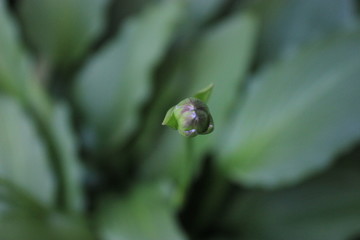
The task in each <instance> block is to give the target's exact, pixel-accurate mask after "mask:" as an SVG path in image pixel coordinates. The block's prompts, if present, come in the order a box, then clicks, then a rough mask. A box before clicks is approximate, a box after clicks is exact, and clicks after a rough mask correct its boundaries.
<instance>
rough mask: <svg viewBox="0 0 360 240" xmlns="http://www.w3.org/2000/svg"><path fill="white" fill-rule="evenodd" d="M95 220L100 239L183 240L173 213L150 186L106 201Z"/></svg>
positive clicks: (161, 195) (156, 189)
mask: <svg viewBox="0 0 360 240" xmlns="http://www.w3.org/2000/svg"><path fill="white" fill-rule="evenodd" d="M98 220H99V232H100V235H101V236H102V239H104V240H119V239H129V240H130V239H136V240H159V239H164V240H165V239H171V240H182V239H185V238H184V236H183V234H182V233H181V232H180V229H179V227H178V226H177V224H176V222H175V213H174V212H173V211H172V210H171V208H170V205H169V203H168V202H167V201H166V200H165V199H164V198H163V194H162V193H161V192H160V191H159V189H158V187H157V186H154V185H141V186H139V187H138V188H136V189H134V190H133V191H132V192H131V193H130V194H129V195H127V196H125V197H122V198H120V199H117V200H114V199H113V200H112V201H110V200H108V201H107V202H106V203H105V204H104V205H103V209H102V210H101V212H100V213H99V218H98Z"/></svg>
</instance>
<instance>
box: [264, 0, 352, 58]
mask: <svg viewBox="0 0 360 240" xmlns="http://www.w3.org/2000/svg"><path fill="white" fill-rule="evenodd" d="M257 7H258V10H260V11H259V12H258V13H259V14H258V15H259V17H261V18H262V23H263V28H262V31H261V38H260V39H261V41H260V45H259V48H260V56H261V58H262V59H263V60H265V61H271V60H273V59H274V58H278V57H289V56H292V55H294V54H296V52H297V51H298V50H299V48H301V47H302V46H303V45H306V44H309V43H310V42H312V41H314V40H319V39H322V38H324V37H328V36H331V35H334V34H335V33H339V32H346V31H349V30H351V29H354V28H355V27H356V26H357V23H358V17H357V16H356V12H355V9H356V8H355V2H354V1H353V0H343V1H338V0H302V1H298V0H270V1H268V0H265V1H261V2H260V4H259V6H257Z"/></svg>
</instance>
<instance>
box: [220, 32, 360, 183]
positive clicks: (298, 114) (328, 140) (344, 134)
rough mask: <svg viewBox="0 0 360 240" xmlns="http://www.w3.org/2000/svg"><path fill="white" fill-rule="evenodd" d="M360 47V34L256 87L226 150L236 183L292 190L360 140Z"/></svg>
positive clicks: (225, 161)
mask: <svg viewBox="0 0 360 240" xmlns="http://www.w3.org/2000/svg"><path fill="white" fill-rule="evenodd" d="M359 42H360V34H359V33H356V34H347V35H345V36H341V37H337V38H335V39H332V40H328V41H326V42H322V41H319V42H317V43H316V44H314V45H313V46H312V47H310V48H308V49H306V50H305V51H303V52H301V54H299V55H298V56H296V57H295V58H292V59H289V60H288V61H282V62H279V63H277V64H274V65H271V66H269V67H268V68H267V69H265V70H264V71H262V72H260V73H259V74H258V75H257V76H256V78H255V79H253V84H252V85H251V86H250V88H249V91H248V96H247V98H246V100H245V102H244V105H243V106H242V107H241V108H240V109H239V110H240V111H239V113H238V114H237V116H236V117H235V119H234V122H233V123H231V124H230V125H229V131H228V134H227V138H226V141H224V142H223V144H222V145H221V146H220V150H221V153H220V158H219V160H220V165H221V167H222V168H223V170H224V171H225V172H226V174H227V175H228V176H229V177H230V178H231V179H233V180H234V181H236V182H238V183H244V184H246V185H249V186H254V185H259V186H263V187H277V186H281V185H287V184H292V183H295V182H297V181H300V180H301V179H303V178H305V177H307V176H309V175H311V174H313V173H315V172H318V171H321V170H322V169H324V168H325V167H326V166H328V165H329V164H330V163H331V162H332V160H333V158H334V157H335V156H336V155H337V154H339V152H341V151H344V150H345V149H346V148H348V147H350V146H351V145H352V144H353V143H354V141H356V140H358V139H359V137H360V109H359V102H360V94H359V92H360V81H359V80H358V77H359V75H360V55H359V54H358V53H359V52H360V44H359Z"/></svg>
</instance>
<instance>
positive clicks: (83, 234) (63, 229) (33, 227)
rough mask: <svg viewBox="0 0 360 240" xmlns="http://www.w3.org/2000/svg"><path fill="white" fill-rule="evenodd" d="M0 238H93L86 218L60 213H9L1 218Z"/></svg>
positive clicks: (68, 239) (28, 239)
mask: <svg viewBox="0 0 360 240" xmlns="http://www.w3.org/2000/svg"><path fill="white" fill-rule="evenodd" d="M0 238H1V239H6V240H19V239H26V240H46V239H53V240H64V239H67V240H78V239H84V240H93V239H95V238H94V237H93V236H92V234H91V233H90V230H89V229H88V227H87V226H86V224H85V223H84V220H83V219H81V218H78V217H73V216H67V215H62V214H59V213H53V212H51V213H46V215H40V216H39V215H30V216H29V215H24V214H21V213H14V214H7V215H6V216H3V217H1V218H0Z"/></svg>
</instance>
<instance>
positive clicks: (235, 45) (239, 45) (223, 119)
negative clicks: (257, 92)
mask: <svg viewBox="0 0 360 240" xmlns="http://www.w3.org/2000/svg"><path fill="white" fill-rule="evenodd" d="M258 27H259V26H258V21H257V18H256V17H255V16H254V15H253V14H251V13H249V12H241V13H237V14H235V15H233V16H231V17H230V18H228V19H226V20H224V21H223V22H222V23H220V24H218V25H217V26H215V27H213V28H212V29H210V30H209V31H208V32H207V33H205V34H204V35H203V36H202V37H201V39H200V41H199V43H198V44H197V47H196V48H195V49H196V50H195V51H194V53H193V55H192V56H191V61H190V72H191V75H190V78H191V79H192V80H193V82H194V84H193V85H192V86H191V89H192V91H196V90H197V89H199V88H201V87H202V86H204V85H207V84H209V83H213V84H214V85H215V88H214V90H213V92H212V96H211V98H210V100H209V102H208V106H209V108H210V112H211V113H212V116H213V118H214V122H215V126H216V130H215V131H214V133H213V134H212V135H209V138H207V139H206V140H199V141H198V142H200V141H202V142H203V143H199V144H201V145H202V146H201V147H200V148H201V150H200V151H204V150H205V149H206V148H207V147H209V146H211V145H212V144H214V142H216V141H218V139H220V136H221V135H223V131H222V129H223V128H224V127H225V126H226V124H227V123H228V119H229V114H231V110H232V108H233V107H234V104H235V102H236V100H237V99H238V95H239V92H240V88H241V87H242V83H243V81H244V79H245V75H246V73H247V71H248V68H249V67H250V64H251V60H252V56H253V54H254V48H255V43H256V39H257V32H258ZM199 144H198V145H199Z"/></svg>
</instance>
